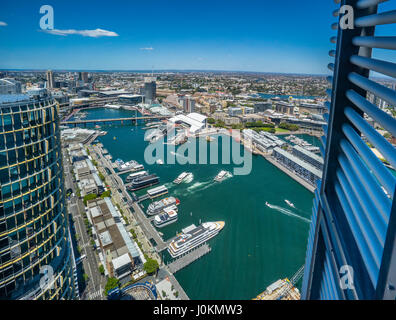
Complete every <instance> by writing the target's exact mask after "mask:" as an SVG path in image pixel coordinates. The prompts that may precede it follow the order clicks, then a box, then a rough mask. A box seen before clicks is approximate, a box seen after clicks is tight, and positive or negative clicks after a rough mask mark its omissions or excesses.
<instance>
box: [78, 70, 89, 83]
mask: <svg viewBox="0 0 396 320" xmlns="http://www.w3.org/2000/svg"><path fill="white" fill-rule="evenodd" d="M78 80H79V81H82V82H83V83H88V72H79V73H78Z"/></svg>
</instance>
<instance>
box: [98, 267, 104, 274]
mask: <svg viewBox="0 0 396 320" xmlns="http://www.w3.org/2000/svg"><path fill="white" fill-rule="evenodd" d="M99 272H100V274H101V275H104V273H105V269H104V267H103V265H100V266H99Z"/></svg>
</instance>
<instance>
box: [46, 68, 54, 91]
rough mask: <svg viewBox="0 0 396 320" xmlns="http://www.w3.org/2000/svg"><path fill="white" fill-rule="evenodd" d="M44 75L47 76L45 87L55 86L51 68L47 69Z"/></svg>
mask: <svg viewBox="0 0 396 320" xmlns="http://www.w3.org/2000/svg"><path fill="white" fill-rule="evenodd" d="M46 76H47V88H49V89H53V88H55V79H54V73H53V72H52V71H51V70H48V71H47V73H46Z"/></svg>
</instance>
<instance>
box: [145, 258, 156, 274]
mask: <svg viewBox="0 0 396 320" xmlns="http://www.w3.org/2000/svg"><path fill="white" fill-rule="evenodd" d="M158 268H159V264H158V262H157V260H154V259H151V258H149V259H147V262H146V263H145V264H144V266H143V269H144V271H146V272H147V273H148V274H153V273H155V272H156V271H157V270H158Z"/></svg>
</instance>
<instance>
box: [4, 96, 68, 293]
mask: <svg viewBox="0 0 396 320" xmlns="http://www.w3.org/2000/svg"><path fill="white" fill-rule="evenodd" d="M0 99H1V98H0ZM63 185H64V183H63V166H62V151H61V142H60V131H59V120H58V109H57V105H56V103H55V101H54V100H53V99H52V97H51V96H49V95H48V92H47V90H45V89H42V90H36V91H35V92H32V95H30V96H24V97H18V99H15V101H14V102H10V100H9V99H7V103H1V100H0V297H1V298H2V299H39V300H41V299H73V298H74V297H75V285H74V278H73V268H72V258H71V250H70V237H69V232H68V231H69V230H68V220H67V213H66V207H65V201H64V191H63Z"/></svg>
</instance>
